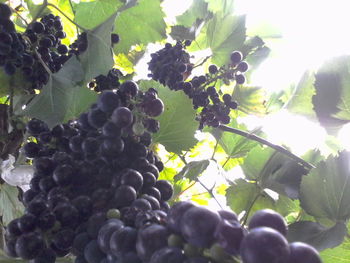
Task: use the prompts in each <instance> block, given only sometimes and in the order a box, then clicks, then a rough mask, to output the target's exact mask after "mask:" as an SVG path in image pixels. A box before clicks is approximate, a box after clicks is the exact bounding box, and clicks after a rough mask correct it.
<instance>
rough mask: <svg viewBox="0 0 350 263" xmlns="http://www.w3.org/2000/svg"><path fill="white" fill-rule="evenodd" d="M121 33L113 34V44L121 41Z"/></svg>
mask: <svg viewBox="0 0 350 263" xmlns="http://www.w3.org/2000/svg"><path fill="white" fill-rule="evenodd" d="M119 40H120V39H119V35H118V34H114V33H113V34H111V42H112V44H117V43H118V42H119Z"/></svg>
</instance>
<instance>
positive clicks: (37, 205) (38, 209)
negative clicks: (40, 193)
mask: <svg viewBox="0 0 350 263" xmlns="http://www.w3.org/2000/svg"><path fill="white" fill-rule="evenodd" d="M47 208H48V206H47V203H46V202H45V201H44V200H43V199H41V198H38V199H33V200H32V201H31V202H30V203H29V204H28V206H27V212H28V213H31V214H33V215H40V214H41V213H42V212H44V211H45V210H46V209H47Z"/></svg>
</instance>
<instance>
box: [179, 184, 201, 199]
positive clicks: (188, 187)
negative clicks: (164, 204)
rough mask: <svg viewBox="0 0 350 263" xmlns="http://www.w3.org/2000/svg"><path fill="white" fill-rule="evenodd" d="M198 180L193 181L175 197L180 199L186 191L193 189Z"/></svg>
mask: <svg viewBox="0 0 350 263" xmlns="http://www.w3.org/2000/svg"><path fill="white" fill-rule="evenodd" d="M196 183H197V182H192V183H191V184H190V185H189V186H187V187H186V188H185V189H184V190H182V191H181V192H180V193H178V195H177V196H176V197H175V198H174V199H178V198H179V197H180V196H181V195H183V193H184V192H186V191H187V190H189V189H191V188H192V187H193V186H194V185H195V184H196Z"/></svg>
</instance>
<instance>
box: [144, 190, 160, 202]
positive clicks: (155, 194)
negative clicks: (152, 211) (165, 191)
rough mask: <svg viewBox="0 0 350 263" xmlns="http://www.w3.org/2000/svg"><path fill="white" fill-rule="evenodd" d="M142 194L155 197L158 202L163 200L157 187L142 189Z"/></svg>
mask: <svg viewBox="0 0 350 263" xmlns="http://www.w3.org/2000/svg"><path fill="white" fill-rule="evenodd" d="M142 193H143V194H148V195H150V196H153V197H155V198H156V199H157V200H158V201H160V199H161V194H160V191H159V190H158V189H157V188H155V187H147V188H144V189H142Z"/></svg>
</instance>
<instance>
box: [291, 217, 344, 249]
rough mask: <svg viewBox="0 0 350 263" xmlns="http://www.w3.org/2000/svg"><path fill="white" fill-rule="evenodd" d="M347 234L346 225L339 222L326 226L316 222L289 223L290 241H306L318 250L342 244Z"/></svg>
mask: <svg viewBox="0 0 350 263" xmlns="http://www.w3.org/2000/svg"><path fill="white" fill-rule="evenodd" d="M346 234H347V228H346V225H345V224H344V223H343V222H338V223H337V224H335V225H334V226H333V227H325V226H322V225H320V224H319V223H316V222H311V221H300V222H296V223H293V224H291V225H289V227H288V233H287V239H288V241H289V242H296V241H299V242H305V243H308V244H310V245H312V246H313V247H315V248H316V249H317V250H320V251H321V250H324V249H327V248H333V247H336V246H338V245H340V244H341V243H342V242H343V240H344V237H345V236H346Z"/></svg>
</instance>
